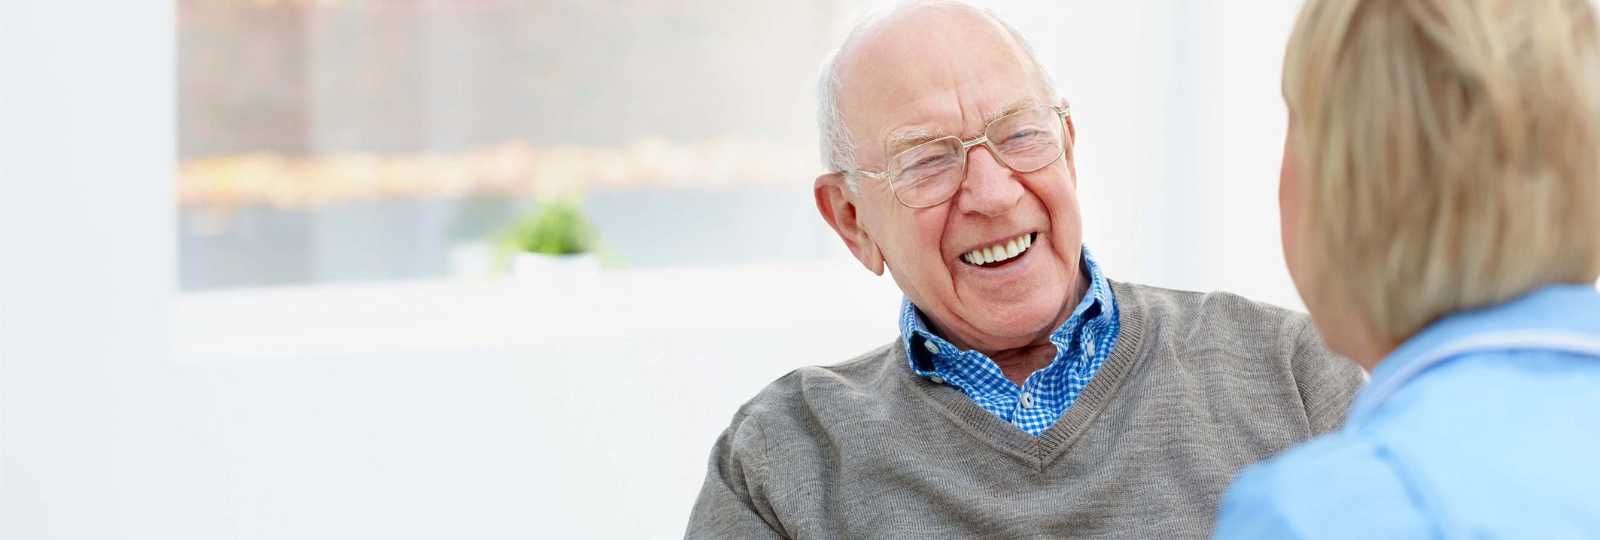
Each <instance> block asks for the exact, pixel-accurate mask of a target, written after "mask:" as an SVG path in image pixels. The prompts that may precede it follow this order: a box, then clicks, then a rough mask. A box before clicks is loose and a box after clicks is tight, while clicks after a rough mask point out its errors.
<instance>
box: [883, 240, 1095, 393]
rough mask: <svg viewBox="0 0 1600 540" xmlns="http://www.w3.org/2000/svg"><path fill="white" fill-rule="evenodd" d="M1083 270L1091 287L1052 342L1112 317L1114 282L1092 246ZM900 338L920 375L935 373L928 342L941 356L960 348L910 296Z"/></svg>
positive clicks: (1061, 342)
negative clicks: (933, 328) (937, 331)
mask: <svg viewBox="0 0 1600 540" xmlns="http://www.w3.org/2000/svg"><path fill="white" fill-rule="evenodd" d="M1082 253H1083V256H1082V258H1081V259H1080V260H1081V261H1082V262H1083V264H1082V265H1081V266H1082V268H1083V273H1084V274H1086V275H1087V276H1088V277H1089V288H1088V290H1087V291H1086V292H1085V293H1084V295H1083V299H1082V300H1080V301H1079V302H1078V305H1077V307H1075V308H1073V310H1072V315H1071V316H1069V317H1067V320H1066V321H1065V322H1063V323H1061V326H1060V327H1058V328H1056V330H1055V332H1052V333H1051V334H1050V341H1052V342H1055V343H1056V344H1057V345H1061V346H1063V347H1065V346H1066V344H1067V343H1068V341H1069V340H1070V339H1071V337H1072V333H1073V330H1074V329H1075V328H1077V327H1079V326H1082V324H1083V321H1085V320H1089V319H1092V318H1098V317H1107V316H1111V313H1112V312H1113V310H1112V309H1111V306H1112V302H1114V300H1113V298H1112V295H1111V285H1110V284H1109V283H1108V282H1107V281H1106V278H1105V275H1104V274H1102V273H1101V272H1100V265H1099V263H1096V262H1095V260H1094V257H1093V256H1092V255H1090V253H1089V247H1088V246H1084V247H1083V251H1082ZM900 340H901V345H902V346H904V347H905V350H906V356H907V357H908V358H909V359H910V362H911V370H912V371H915V372H916V373H917V374H918V375H922V376H925V377H926V376H931V375H933V374H934V373H935V372H936V369H935V367H934V363H933V360H934V359H933V358H932V357H931V356H932V351H930V350H929V349H928V345H927V343H932V344H933V345H934V346H935V347H937V348H938V349H939V353H938V356H940V357H950V356H954V355H956V354H959V353H960V352H961V351H960V349H957V348H956V346H955V345H954V344H951V343H950V342H949V341H946V340H945V339H944V338H941V337H939V336H938V335H937V334H934V333H933V332H932V331H931V330H929V329H928V325H927V322H926V321H925V320H924V319H923V317H922V311H921V310H919V309H917V307H916V306H914V305H912V304H911V299H910V298H906V299H903V300H901V302H900Z"/></svg>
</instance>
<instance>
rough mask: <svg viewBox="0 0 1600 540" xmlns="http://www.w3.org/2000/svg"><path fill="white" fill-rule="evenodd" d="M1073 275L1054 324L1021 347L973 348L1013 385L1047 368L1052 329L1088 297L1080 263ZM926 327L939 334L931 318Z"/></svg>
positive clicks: (1053, 348)
mask: <svg viewBox="0 0 1600 540" xmlns="http://www.w3.org/2000/svg"><path fill="white" fill-rule="evenodd" d="M1077 274H1078V279H1077V283H1076V284H1074V286H1073V289H1072V294H1070V295H1068V296H1067V300H1066V301H1065V302H1063V303H1062V305H1061V311H1060V312H1059V313H1058V314H1057V315H1056V318H1055V321H1053V322H1051V323H1050V324H1049V325H1046V326H1045V328H1044V329H1043V330H1041V331H1040V332H1039V333H1038V335H1036V336H1034V338H1033V339H1032V340H1029V341H1028V342H1027V343H1026V344H1023V345H1022V346H1019V347H1014V348H1009V349H997V350H983V349H977V350H978V352H981V353H983V354H984V356H987V357H989V359H990V360H992V361H994V363H995V365H997V366H999V367H1000V372H1001V373H1003V374H1005V376H1006V378H1007V379H1009V380H1011V382H1013V383H1015V384H1016V385H1017V386H1022V385H1023V383H1025V382H1027V381H1028V377H1029V376H1030V375H1033V373H1034V372H1036V371H1039V370H1041V369H1044V368H1046V367H1048V366H1049V365H1050V362H1052V361H1054V360H1055V358H1056V345H1055V343H1053V342H1051V341H1050V336H1052V335H1054V334H1055V332H1056V329H1058V328H1061V325H1063V324H1066V323H1067V319H1068V318H1070V317H1072V312H1073V310H1074V309H1077V307H1078V304H1079V303H1081V302H1083V298H1084V296H1085V295H1087V294H1089V284H1090V281H1091V278H1090V277H1089V276H1088V272H1087V271H1086V269H1085V268H1084V267H1083V264H1082V263H1080V264H1079V267H1078V273H1077ZM928 324H929V325H930V326H934V331H935V332H939V330H940V329H939V328H937V323H935V322H934V321H933V320H932V319H931V318H929V320H928ZM940 335H945V336H948V337H946V339H947V340H951V341H952V342H953V343H954V344H955V345H956V346H958V347H962V348H973V347H970V346H968V345H967V344H965V343H961V342H959V341H955V340H956V339H960V338H959V337H957V336H953V335H949V334H944V333H942V332H941V333H940ZM952 338H953V339H952Z"/></svg>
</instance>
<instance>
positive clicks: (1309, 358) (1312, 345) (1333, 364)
mask: <svg viewBox="0 0 1600 540" xmlns="http://www.w3.org/2000/svg"><path fill="white" fill-rule="evenodd" d="M1294 321H1295V322H1294V323H1292V324H1290V325H1289V327H1288V328H1286V330H1288V332H1289V334H1290V335H1291V336H1293V338H1292V339H1291V343H1292V345H1291V347H1292V349H1291V352H1290V355H1291V356H1290V362H1291V365H1293V369H1294V379H1295V386H1296V387H1297V388H1298V390H1299V391H1300V400H1301V403H1302V404H1303V405H1304V406H1305V409H1306V418H1307V420H1309V421H1310V423H1311V433H1312V434H1314V435H1321V434H1323V433H1327V432H1329V431H1333V430H1335V429H1338V428H1339V426H1340V425H1343V424H1344V416H1345V412H1346V411H1347V410H1348V409H1349V408H1350V401H1351V400H1352V399H1355V395H1356V391H1357V390H1359V389H1360V388H1361V385H1362V384H1364V383H1365V382H1366V378H1367V376H1366V373H1365V372H1363V371H1362V370H1361V366H1358V365H1356V363H1355V362H1352V361H1350V360H1349V359H1346V358H1345V357H1343V356H1339V355H1337V354H1334V353H1333V351H1330V350H1328V347H1327V345H1324V344H1323V342H1322V337H1321V336H1319V335H1318V334H1317V329H1316V326H1315V325H1313V324H1312V323H1311V318H1310V317H1306V316H1299V317H1295V318H1294Z"/></svg>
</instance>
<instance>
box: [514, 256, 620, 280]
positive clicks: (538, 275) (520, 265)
mask: <svg viewBox="0 0 1600 540" xmlns="http://www.w3.org/2000/svg"><path fill="white" fill-rule="evenodd" d="M511 273H512V275H515V276H517V278H518V279H534V280H540V281H551V282H563V283H570V282H573V281H580V280H585V279H588V278H591V277H594V275H595V274H598V273H600V258H599V257H596V256H595V255H594V254H593V253H581V254H578V255H540V254H537V253H518V254H516V255H514V256H512V257H511Z"/></svg>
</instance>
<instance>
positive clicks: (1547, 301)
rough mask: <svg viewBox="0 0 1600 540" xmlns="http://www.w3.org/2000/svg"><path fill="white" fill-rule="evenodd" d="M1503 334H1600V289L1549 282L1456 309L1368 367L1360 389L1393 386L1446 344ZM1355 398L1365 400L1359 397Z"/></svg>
mask: <svg viewBox="0 0 1600 540" xmlns="http://www.w3.org/2000/svg"><path fill="white" fill-rule="evenodd" d="M1505 332H1563V333H1574V334H1581V335H1587V336H1595V337H1600V291H1596V290H1595V286H1594V285H1588V284H1585V285H1549V286H1546V287H1543V288H1540V289H1536V290H1534V291H1533V292H1529V293H1527V294H1524V295H1522V296H1519V297H1517V298H1514V299H1512V300H1510V301H1507V302H1504V303H1500V304H1496V305H1493V306H1489V307H1484V308H1480V309H1473V310H1467V311H1461V312H1457V313H1454V314H1451V315H1448V316H1445V317H1444V318H1442V319H1439V320H1438V321H1436V322H1434V323H1433V324H1430V325H1428V326H1427V327H1425V328H1423V329H1422V331H1420V332H1417V333H1416V334H1415V335H1413V336H1411V337H1410V338H1408V339H1406V340H1405V342H1403V343H1401V344H1400V346H1399V347H1397V348H1396V349H1395V350H1394V352H1391V353H1389V355H1388V356H1387V357H1384V359H1383V361H1381V362H1379V363H1378V365H1377V366H1376V367H1374V368H1373V370H1372V377H1371V380H1369V381H1368V383H1367V386H1365V387H1364V388H1363V389H1362V393H1363V394H1364V393H1367V391H1368V390H1370V389H1372V388H1379V387H1384V386H1387V385H1390V384H1394V383H1395V381H1391V379H1395V378H1398V377H1404V374H1406V373H1409V372H1412V371H1413V369H1414V367H1415V366H1413V364H1417V363H1420V362H1425V361H1428V360H1429V359H1430V356H1431V353H1432V352H1433V351H1434V350H1435V349H1438V348H1440V347H1444V346H1447V345H1448V344H1450V343H1456V342H1459V341H1461V340H1464V339H1468V338H1472V337H1474V336H1479V335H1485V334H1491V333H1505ZM1356 401H1357V402H1362V401H1365V400H1364V399H1363V398H1362V396H1358V397H1357V398H1356Z"/></svg>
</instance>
